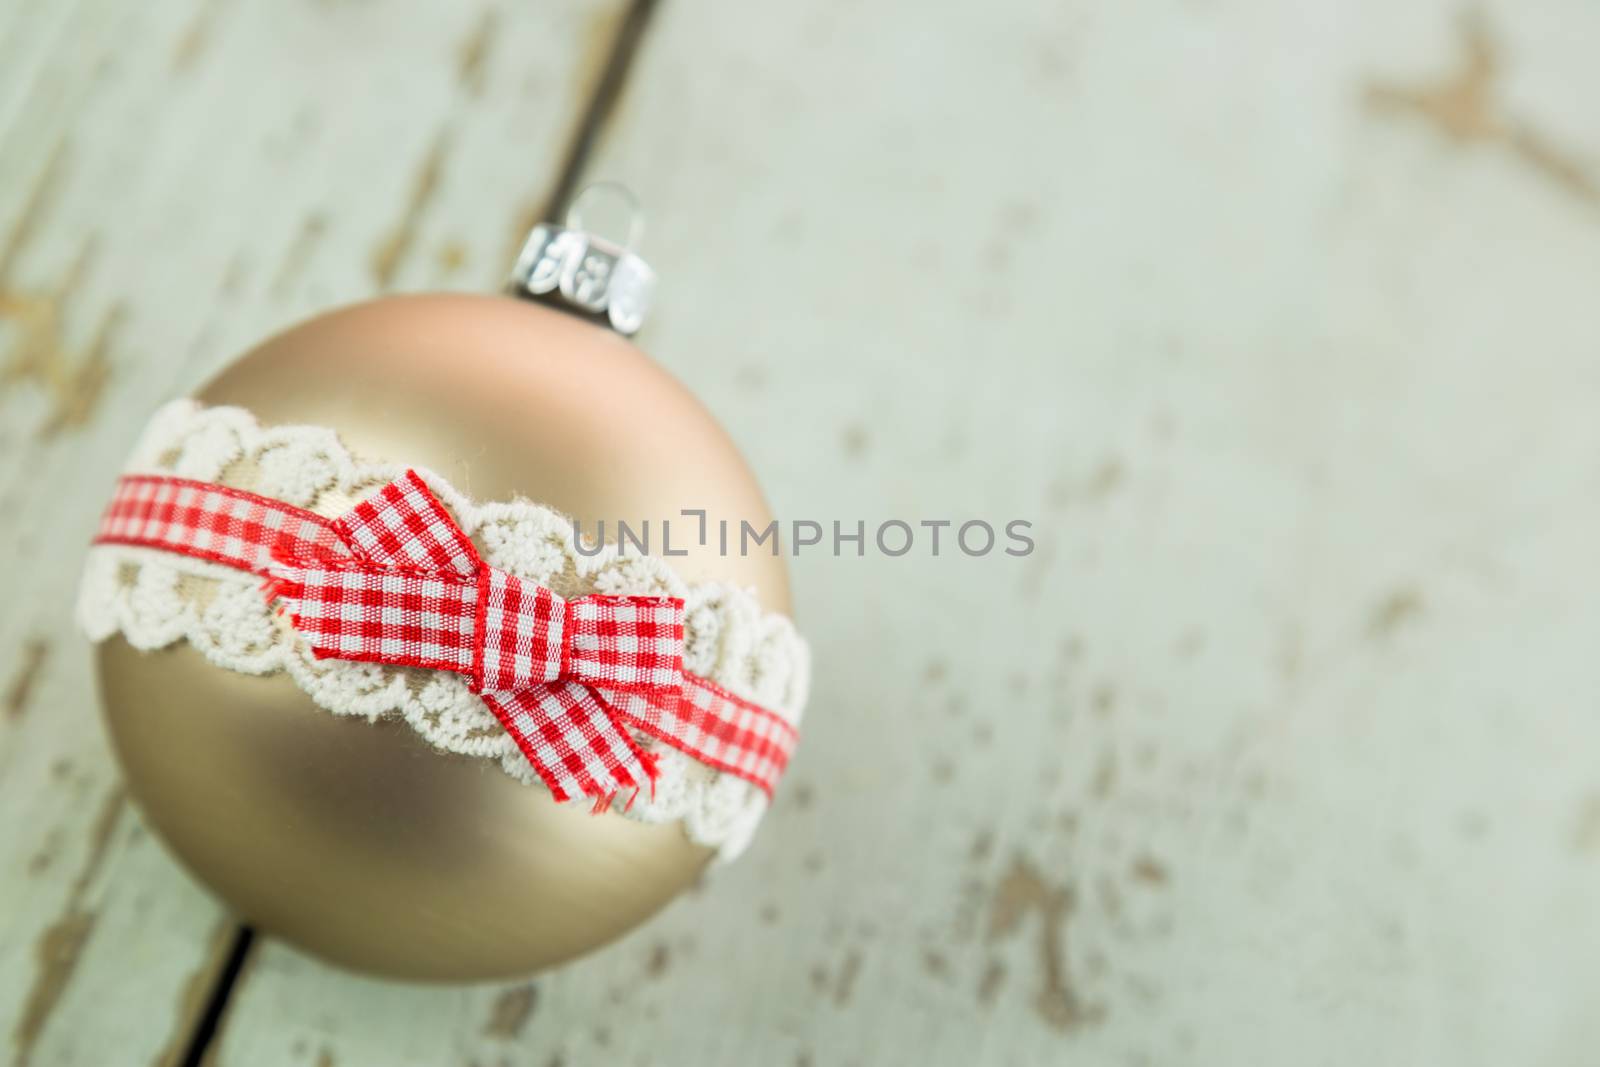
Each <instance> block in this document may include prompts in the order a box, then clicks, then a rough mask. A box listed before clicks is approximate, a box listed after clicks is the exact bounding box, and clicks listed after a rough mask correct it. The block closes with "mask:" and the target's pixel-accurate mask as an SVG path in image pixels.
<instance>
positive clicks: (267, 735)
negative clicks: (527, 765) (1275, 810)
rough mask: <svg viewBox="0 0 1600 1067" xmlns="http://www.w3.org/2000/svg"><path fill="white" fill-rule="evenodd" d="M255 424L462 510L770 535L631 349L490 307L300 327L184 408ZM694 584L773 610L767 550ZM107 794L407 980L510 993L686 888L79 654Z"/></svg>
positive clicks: (688, 557) (472, 801) (646, 862)
mask: <svg viewBox="0 0 1600 1067" xmlns="http://www.w3.org/2000/svg"><path fill="white" fill-rule="evenodd" d="M199 399H200V400H201V401H202V402H204V403H205V404H211V405H238V406H240V407H243V408H246V409H248V410H249V411H250V412H252V413H253V414H254V415H255V417H256V418H258V419H259V420H261V422H262V423H263V424H266V425H273V424H314V425H319V426H324V427H328V428H331V429H333V430H336V431H337V432H338V434H339V436H340V438H341V439H342V440H343V441H344V442H345V443H346V444H347V445H348V446H349V448H350V449H351V450H352V451H353V452H357V453H360V454H361V455H363V456H368V457H374V458H381V459H383V460H386V461H392V462H395V463H404V464H415V465H418V466H421V467H426V468H429V469H431V470H432V471H435V472H438V473H439V474H440V475H443V476H444V477H445V478H447V479H449V480H450V482H451V483H453V484H454V485H455V486H456V487H458V488H460V489H461V490H463V491H465V492H467V493H470V494H471V495H472V496H473V497H475V498H477V499H480V500H504V499H511V498H518V497H520V498H527V499H529V500H533V501H538V502H540V503H542V504H545V505H549V506H550V507H552V508H555V509H557V510H559V511H561V512H565V513H567V514H568V515H571V516H573V517H574V518H575V519H577V520H580V522H581V523H582V524H583V525H584V526H586V527H587V528H589V529H594V528H596V526H597V525H598V522H599V521H600V520H605V521H606V522H607V523H608V524H611V523H616V522H618V521H626V522H629V523H630V524H635V525H638V524H643V523H644V522H645V521H646V520H651V521H654V522H656V523H659V522H660V520H661V519H662V518H664V517H677V516H678V515H679V514H680V511H681V510H682V509H686V508H688V509H705V511H706V512H707V513H708V514H710V515H713V516H723V517H727V518H729V519H731V520H732V521H733V522H735V523H737V522H739V521H740V520H747V521H749V522H750V523H751V524H752V525H753V526H755V527H757V528H760V527H764V526H765V525H766V524H767V523H768V522H769V521H770V515H769V513H768V509H767V506H766V504H765V503H764V502H763V499H762V496H761V493H760V491H759V489H758V488H757V486H756V483H755V480H754V479H753V477H752V475H751V473H750V471H749V470H748V469H747V467H746V466H745V464H744V463H743V461H742V460H741V459H740V457H739V455H738V453H737V451H736V449H735V448H734V446H733V444H732V443H731V442H730V440H729V438H728V437H727V435H726V434H725V433H724V432H723V431H722V430H721V429H720V428H719V427H718V426H717V424H716V422H715V421H714V420H713V419H712V418H711V417H710V416H709V415H708V414H707V412H706V411H705V409H704V408H703V407H702V406H701V405H700V404H699V403H698V402H697V401H696V400H695V399H694V397H693V396H691V395H690V393H689V392H688V391H687V390H685V389H684V388H683V387H682V386H681V385H679V384H678V383H677V382H676V381H675V380H674V379H673V378H672V377H671V376H670V375H668V374H667V373H666V372H664V371H663V370H662V369H661V368H660V367H658V366H657V365H656V364H654V363H653V362H651V361H650V360H649V359H648V358H647V357H645V356H644V355H643V354H642V353H641V352H640V351H639V350H638V349H637V348H635V347H634V346H633V344H631V343H630V342H629V341H627V340H625V339H623V338H622V337H620V336H617V335H616V334H614V333H611V332H609V331H607V330H605V329H602V328H600V327H599V326H596V325H594V324H592V323H590V322H585V321H582V320H581V319H579V318H576V317H573V316H571V315H568V314H565V313H563V312H560V311H556V310H552V309H549V308H546V307H542V306H539V305H537V304H534V303H531V302H528V301H524V300H514V299H510V298H505V297H489V296H468V295H427V296H407V297H397V298H389V299H382V300H377V301H374V302H371V303H366V304H361V305H358V306H355V307H351V308H347V309H344V310H340V311H336V312H333V313H331V314H327V315H323V316H322V317H320V318H316V319H314V320H312V321H310V322H308V323H305V324H304V325H301V326H298V327H296V328H294V329H291V330H289V331H288V332H286V333H283V334H281V335H279V336H277V337H275V338H273V339H271V340H269V341H267V342H266V343H265V344H263V345H261V346H260V347H259V348H257V349H255V350H254V351H252V352H250V353H248V354H247V355H245V356H244V357H243V358H242V359H240V360H239V361H238V362H236V363H234V364H233V365H232V366H230V367H229V368H228V369H226V370H225V371H223V372H222V373H221V374H220V375H219V376H218V377H216V378H215V379H214V380H213V381H212V382H211V383H210V384H209V385H207V386H206V387H205V388H204V389H203V390H201V392H200V393H199ZM677 550H681V551H683V552H684V553H685V554H684V555H682V556H681V557H679V558H675V559H673V560H672V561H671V562H672V564H673V565H674V567H675V569H676V570H677V572H678V573H680V574H681V575H683V576H684V577H685V578H686V579H688V580H691V581H714V582H719V583H724V584H726V585H729V586H737V587H743V588H747V589H751V590H754V592H755V593H756V595H757V597H758V598H759V599H760V601H761V604H762V606H763V607H764V608H766V609H768V610H771V611H778V612H782V611H786V610H787V609H788V589H787V585H786V579H785V573H784V566H783V563H782V559H781V557H780V556H774V555H769V554H767V553H764V552H761V553H752V554H738V553H731V554H724V553H722V552H720V551H719V550H718V546H717V544H716V540H715V538H712V539H708V540H707V543H705V544H700V543H697V542H696V541H695V540H693V539H685V540H684V542H683V544H682V545H681V548H678V549H677ZM97 656H98V668H99V678H100V689H101V693H102V697H103V706H104V709H105V717H106V720H107V722H108V724H109V727H110V733H111V736H112V738H113V741H114V744H115V748H116V751H117V754H118V756H119V758H120V759H121V762H122V765H123V767H124V769H125V771H126V774H127V779H128V783H129V787H130V789H131V791H132V793H133V795H134V797H135V798H136V799H137V800H138V801H139V802H140V804H141V805H142V808H143V811H144V813H145V816H146V818H147V820H148V821H149V823H150V825H151V826H152V827H153V828H154V829H155V831H156V832H157V833H158V834H159V835H160V837H161V838H163V839H164V840H165V841H166V842H167V844H168V845H170V846H171V849H172V850H173V851H174V852H175V853H176V854H177V855H178V857H179V858H180V859H181V860H182V862H183V863H184V864H185V865H186V866H187V867H188V868H189V869H190V870H191V871H192V872H193V873H194V874H195V876H196V877H198V878H199V879H200V880H201V881H202V882H204V883H205V884H206V885H208V886H210V887H211V888H212V889H213V890H215V892H216V893H217V894H218V895H220V896H221V897H222V898H223V899H224V900H225V901H226V902H227V903H228V904H229V905H231V906H232V908H233V909H234V910H235V911H236V912H237V913H238V914H239V915H240V916H242V917H243V918H244V919H245V920H246V921H249V922H251V923H254V924H258V925H259V927H260V928H262V929H263V930H264V931H266V932H269V933H272V934H276V935H278V936H281V937H283V938H286V939H287V940H289V941H291V942H293V943H294V944H296V945H299V946H302V947H304V948H305V949H308V950H309V951H311V952H313V953H315V954H317V955H319V956H322V957H324V958H326V959H328V960H331V961H333V962H335V963H338V964H341V965H345V966H348V967H351V968H355V969H359V970H362V971H368V972H376V973H381V974H386V975H392V976H400V977H405V978H413V979H487V978H494V977H501V976H508V975H514V974H521V973H526V972H528V971H532V970H535V969H538V968H542V967H547V966H549V965H552V964H555V963H558V962H560V961H562V960H566V959H568V958H571V957H573V956H576V955H578V954H581V953H584V952H587V951H589V950H591V949H593V948H595V947H596V946H598V945H600V944H602V943H604V942H607V941H609V940H611V939H613V938H615V937H617V936H619V935H620V934H622V933H623V932H625V931H626V930H628V929H630V928H631V927H633V926H634V925H636V924H638V923H639V922H641V921H642V920H644V919H645V918H646V917H647V916H649V915H651V914H652V913H653V912H655V911H656V910H657V909H659V908H661V907H662V906H663V905H664V904H666V903H667V902H668V901H670V900H671V899H672V898H673V897H674V896H675V895H676V894H677V893H679V892H681V891H682V890H683V889H684V888H685V887H687V886H689V885H690V884H691V883H693V882H694V881H695V880H696V878H697V877H698V876H699V874H700V871H701V868H702V867H703V866H704V865H705V863H706V862H707V860H708V858H709V856H710V851H709V850H708V849H706V848H705V847H702V846H699V845H696V844H694V843H692V842H691V841H690V840H689V839H688V838H687V837H686V836H685V833H684V830H683V828H682V827H680V826H679V825H676V824H674V823H664V824H659V825H646V824H643V823H639V822H636V821H631V820H629V819H626V818H623V817H621V816H620V815H618V814H615V813H606V814H602V815H591V814H590V812H589V810H588V808H587V806H585V805H582V804H570V805H557V804H555V803H553V802H552V800H551V797H550V795H549V793H547V792H545V791H543V790H541V789H540V788H538V787H537V785H535V786H531V787H530V786H529V785H527V784H525V783H523V782H519V781H515V780H513V779H512V778H510V777H508V776H507V775H505V774H503V773H501V772H500V771H499V770H498V769H497V768H496V767H494V766H493V765H491V764H488V763H486V762H485V761H483V760H480V759H474V758H469V757H466V756H461V755H454V754H450V753H443V752H439V751H436V750H435V749H433V748H431V747H430V746H429V745H428V744H427V743H426V742H425V741H424V740H423V739H422V738H420V737H418V736H417V735H416V734H415V733H414V732H413V731H412V730H410V729H408V728H407V726H406V725H405V724H404V723H397V722H394V721H390V720H388V719H382V718H380V719H379V721H376V722H368V721H364V720H363V719H361V718H359V717H349V716H338V715H331V714H328V713H327V711H325V710H323V709H322V708H319V707H317V706H315V705H314V704H313V702H312V700H311V699H310V697H308V696H307V695H306V693H305V692H303V691H302V689H301V688H300V687H298V686H297V685H296V684H295V683H294V682H293V681H292V680H291V679H289V678H287V677H285V676H284V675H282V674H269V675H266V676H259V677H257V676H249V675H245V674H240V673H236V672H232V671H227V670H221V669H218V668H217V667H216V666H215V665H213V664H212V663H210V662H207V660H206V659H205V658H204V657H203V656H202V654H201V653H200V652H199V651H197V650H196V649H195V648H194V647H191V645H189V644H186V643H181V642H180V643H175V644H171V645H169V646H167V647H164V648H160V649H157V650H154V651H139V650H136V649H134V648H132V647H130V645H129V644H128V643H127V642H126V641H124V640H122V639H121V638H119V637H112V638H111V639H109V640H107V641H104V642H103V643H102V644H101V645H100V646H99V651H98V653H97Z"/></svg>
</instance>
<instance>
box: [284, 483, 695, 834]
mask: <svg viewBox="0 0 1600 1067" xmlns="http://www.w3.org/2000/svg"><path fill="white" fill-rule="evenodd" d="M330 526H331V529H332V530H333V532H334V534H335V535H336V538H337V540H338V542H340V543H339V544H329V543H328V541H329V539H326V538H324V539H322V541H320V542H314V543H308V542H306V541H304V540H300V541H293V542H291V541H286V542H282V543H280V544H279V545H278V546H277V547H276V548H275V549H274V551H273V554H272V562H271V564H270V565H269V569H270V571H271V575H272V581H271V584H270V586H269V595H272V596H276V597H278V598H280V599H281V600H282V602H283V605H284V607H285V609H286V610H287V611H288V613H289V617H290V619H291V620H292V621H293V623H294V626H295V628H296V629H297V630H298V631H300V633H301V634H303V635H304V636H305V638H306V640H307V641H308V642H309V643H310V645H311V648H312V650H313V651H314V652H315V654H316V655H317V656H318V657H330V656H331V657H336V658H339V659H351V660H365V661H369V662H378V663H388V664H396V665H405V666H412V667H427V668H433V669H438V670H448V671H456V672H459V673H461V674H464V675H466V676H467V677H468V678H470V679H471V682H472V688H473V691H474V692H477V693H479V694H480V695H481V696H482V698H483V701H484V703H485V704H486V705H488V707H489V710H490V711H492V712H493V713H494V715H495V717H496V718H498V719H499V720H500V722H501V724H502V725H503V726H504V727H505V728H506V730H507V731H508V732H509V733H510V734H511V736H512V737H513V738H514V739H515V740H516V743H517V745H518V747H519V748H521V749H522V751H523V753H524V754H525V755H526V756H527V757H528V760H529V762H531V763H532V764H533V767H534V769H535V770H536V771H537V772H538V773H539V776H540V777H541V778H543V779H544V781H545V784H546V785H548V786H549V787H550V791H551V793H553V794H554V795H555V797H556V799H557V800H566V799H568V798H570V797H572V796H576V795H583V796H590V797H594V798H595V800H596V806H597V808H598V807H604V806H606V805H608V804H609V803H610V801H611V798H612V797H614V796H615V795H616V794H617V793H619V792H622V791H624V790H629V789H632V790H637V789H639V788H641V787H643V786H644V785H646V784H647V783H650V784H653V783H654V782H655V778H656V766H655V761H654V759H653V758H652V757H651V755H650V754H649V753H647V752H645V751H644V750H643V749H641V748H640V747H639V745H638V744H637V743H636V742H635V741H634V739H633V737H632V736H631V734H630V733H629V732H628V730H627V729H626V724H627V722H628V721H629V720H630V719H638V718H641V717H643V718H648V717H652V716H660V715H661V714H663V713H666V714H670V713H672V712H673V710H674V707H673V706H674V705H676V703H677V702H678V700H679V698H680V692H681V690H682V688H683V685H684V671H683V617H684V611H683V601H682V600H679V599H676V598H672V597H636V596H598V595H596V596H584V597H578V598H575V599H572V600H565V599H563V598H561V597H560V596H557V595H556V594H555V593H553V592H551V591H550V590H549V589H546V588H544V587H543V586H540V585H536V584H534V583H532V582H526V581H523V580H522V579H520V578H518V577H516V576H515V575H512V574H508V573H506V572H505V571H502V570H498V569H497V568H494V567H491V566H489V565H488V564H486V563H485V562H484V561H483V559H482V558H481V557H479V555H478V551H477V549H476V548H474V547H473V544H472V542H471V541H469V540H468V539H467V536H466V534H464V533H463V532H462V531H461V529H460V527H458V526H457V525H456V523H455V521H454V520H453V519H452V518H451V517H450V514H449V512H447V511H446V510H445V509H444V506H443V505H442V504H440V503H439V501H438V499H437V498H436V497H434V495H433V493H432V492H430V491H429V490H428V487H427V486H426V485H425V484H424V483H423V481H422V479H421V478H420V477H418V476H417V474H416V472H414V471H409V472H407V474H406V476H405V477H404V478H401V479H399V480H398V481H394V482H391V483H389V484H388V485H387V486H385V487H384V488H383V489H381V490H380V491H378V492H377V493H376V494H374V495H373V496H371V497H368V498H367V499H366V500H364V501H362V502H361V503H360V504H358V505H356V506H355V507H354V508H352V509H351V510H350V511H348V512H346V513H345V514H344V515H343V516H341V517H340V518H338V519H335V520H333V522H332V523H331V524H330ZM624 709H626V710H624Z"/></svg>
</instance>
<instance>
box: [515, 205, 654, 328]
mask: <svg viewBox="0 0 1600 1067" xmlns="http://www.w3.org/2000/svg"><path fill="white" fill-rule="evenodd" d="M600 195H609V196H613V197H616V198H618V199H620V200H622V201H623V202H624V203H625V205H626V206H627V209H628V236H627V238H626V240H625V241H624V242H623V243H622V244H620V245H619V244H617V243H616V242H615V241H612V240H609V239H607V238H605V237H601V236H599V235H598V234H595V233H592V232H590V231H589V230H587V229H586V228H585V227H584V225H583V214H582V210H583V205H584V204H585V203H591V202H593V200H594V199H595V197H596V196H600ZM643 236H644V213H643V211H642V210H641V209H640V207H639V201H638V199H637V198H636V197H635V196H634V195H633V193H632V192H630V191H629V190H628V188H627V187H626V186H624V185H621V184H619V183H617V182H595V183H594V184H593V185H590V186H587V187H586V188H584V190H583V191H582V192H580V193H579V194H578V195H577V196H575V197H573V199H572V203H571V204H570V205H569V206H568V208H567V217H566V220H565V222H563V223H561V224H559V225H558V224H556V223H553V222H541V223H540V224H539V225H537V226H535V227H534V228H533V231H532V232H531V233H529V234H528V239H527V241H526V242H525V243H524V244H523V246H522V252H521V254H520V255H518V256H517V265H516V266H515V267H514V268H513V269H512V271H511V282H510V286H511V289H512V291H513V292H515V293H516V294H517V295H519V296H526V297H528V298H530V299H535V300H540V301H542V302H545V303H553V304H555V305H556V306H558V307H566V308H567V309H569V310H572V311H576V312H579V313H580V314H583V315H586V316H589V317H591V318H597V319H603V320H604V321H605V322H607V323H608V324H610V326H611V328H612V329H613V330H616V331H617V332H618V333H620V334H622V335H623V336H624V337H631V336H632V335H633V334H635V333H637V332H638V330H639V327H640V326H642V325H644V318H645V314H646V313H647V312H648V311H649V310H650V297H651V295H652V293H653V292H654V291H655V285H656V273H655V271H653V270H651V269H650V267H649V265H648V264H646V263H645V261H644V260H643V259H640V258H639V255H638V253H637V252H636V251H634V250H635V249H636V248H638V246H639V240H640V238H641V237H643Z"/></svg>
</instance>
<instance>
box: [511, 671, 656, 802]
mask: <svg viewBox="0 0 1600 1067" xmlns="http://www.w3.org/2000/svg"><path fill="white" fill-rule="evenodd" d="M483 702H484V704H486V705H487V706H488V708H489V710H490V711H491V712H493V713H494V716H495V718H497V719H499V720H500V724H501V725H502V726H504V727H505V729H506V732H507V733H509V734H510V735H511V738H512V740H514V741H515V742H516V744H517V747H518V748H519V749H521V750H522V754H523V755H524V756H526V757H527V758H528V762H529V763H531V764H532V765H533V769H534V770H535V771H536V772H537V773H538V775H539V777H540V778H541V779H543V781H544V784H545V785H546V786H548V787H549V789H550V793H551V795H552V796H553V797H555V799H556V800H558V801H564V800H571V799H573V798H575V797H579V796H586V797H592V798H594V801H595V811H596V812H597V813H598V812H602V811H605V810H606V809H607V808H609V807H610V806H611V802H612V800H614V799H615V798H616V797H617V795H618V794H620V793H622V792H623V791H625V790H633V791H634V792H635V793H637V792H638V791H639V790H641V789H644V788H646V787H647V786H648V787H649V788H650V789H651V790H652V791H654V789H655V781H656V776H657V774H658V773H659V771H658V770H657V768H656V761H655V758H654V757H653V756H651V755H650V753H648V752H646V751H644V749H642V748H640V747H639V744H638V742H636V741H634V739H633V738H632V737H631V736H630V735H629V734H628V732H627V730H625V729H624V728H623V725H622V720H621V718H620V716H619V715H618V714H617V712H616V710H615V709H614V708H612V707H611V706H610V705H609V704H607V703H606V702H605V701H604V700H602V699H601V698H600V696H599V695H598V694H596V693H595V691H594V690H593V689H590V688H589V687H588V686H586V685H580V684H579V683H577V682H551V683H548V684H545V685H536V686H530V687H528V688H526V689H518V690H515V691H513V692H493V693H491V692H487V691H486V692H484V693H483Z"/></svg>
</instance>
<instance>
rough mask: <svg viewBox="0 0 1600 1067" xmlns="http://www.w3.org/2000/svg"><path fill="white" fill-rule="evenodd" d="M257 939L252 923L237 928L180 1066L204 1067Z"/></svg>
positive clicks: (178, 1062) (180, 1060)
mask: <svg viewBox="0 0 1600 1067" xmlns="http://www.w3.org/2000/svg"><path fill="white" fill-rule="evenodd" d="M255 940H256V932H255V931H254V930H252V929H251V928H250V927H248V926H244V925H240V926H239V927H238V929H236V930H235V931H234V934H233V944H232V945H231V946H230V947H229V949H228V958H227V959H226V960H225V961H224V962H223V964H222V969H221V970H220V971H219V972H218V973H217V980H216V982H215V984H213V985H212V987H211V995H210V996H209V997H208V998H207V999H206V1006H205V1010H204V1011H202V1012H201V1013H200V1017H199V1018H198V1019H197V1020H195V1024H194V1031H193V1032H192V1033H191V1034H190V1035H189V1046H188V1048H186V1049H184V1051H183V1056H182V1058H180V1059H179V1060H178V1061H177V1065H178V1067H200V1065H201V1064H202V1063H204V1062H205V1057H206V1052H207V1050H208V1049H209V1047H210V1045H211V1041H212V1039H213V1038H214V1037H216V1035H217V1029H218V1027H219V1026H220V1025H221V1024H222V1013H223V1012H225V1011H226V1010H227V1008H228V997H229V996H231V995H232V993H233V987H234V986H235V985H236V984H237V983H238V981H239V975H240V973H241V972H243V970H244V964H245V960H246V959H248V958H249V956H250V949H251V947H252V946H253V945H254V944H255Z"/></svg>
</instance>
